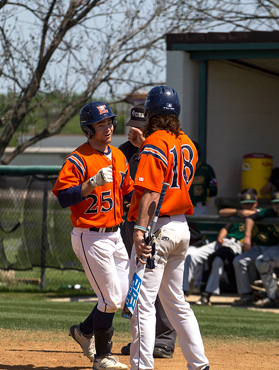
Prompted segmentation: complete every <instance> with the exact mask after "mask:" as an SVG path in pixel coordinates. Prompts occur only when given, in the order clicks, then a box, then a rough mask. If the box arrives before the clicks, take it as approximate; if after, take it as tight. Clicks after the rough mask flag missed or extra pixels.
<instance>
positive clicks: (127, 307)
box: [121, 182, 170, 319]
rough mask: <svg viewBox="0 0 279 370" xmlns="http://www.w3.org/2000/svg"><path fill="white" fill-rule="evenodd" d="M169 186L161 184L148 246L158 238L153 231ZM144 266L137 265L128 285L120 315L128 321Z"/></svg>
mask: <svg viewBox="0 0 279 370" xmlns="http://www.w3.org/2000/svg"><path fill="white" fill-rule="evenodd" d="M169 185H170V184H168V183H166V182H163V186H162V190H161V194H160V198H159V202H158V205H157V208H156V211H155V214H154V218H153V221H152V224H151V228H150V231H149V236H148V239H149V241H150V244H149V245H152V244H153V242H155V240H154V238H155V239H156V237H158V235H154V230H155V226H156V223H157V220H158V217H159V213H160V209H161V206H162V203H163V199H164V197H165V194H166V191H167V188H168V187H169ZM145 266H146V265H145V264H142V263H140V262H138V263H137V266H136V271H135V273H134V276H133V278H132V281H131V283H130V286H129V290H128V294H127V297H126V300H125V304H124V307H123V310H122V314H121V316H122V317H125V318H126V319H130V318H131V317H132V316H133V313H134V310H135V306H136V303H137V299H138V296H139V291H140V287H141V282H142V279H143V275H144V271H145Z"/></svg>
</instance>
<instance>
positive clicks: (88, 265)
mask: <svg viewBox="0 0 279 370" xmlns="http://www.w3.org/2000/svg"><path fill="white" fill-rule="evenodd" d="M82 236H83V234H81V236H80V241H81V245H82V250H83V255H84V259H85V260H86V263H87V267H88V270H89V271H90V274H91V276H92V278H93V279H94V281H95V283H96V285H97V287H98V289H99V292H100V294H101V296H102V299H103V303H104V305H105V311H104V312H106V310H107V304H106V301H105V298H104V296H103V293H102V291H101V289H100V286H99V284H98V283H97V280H96V279H95V277H94V274H93V272H92V270H91V267H90V264H89V262H88V259H87V256H86V253H85V248H84V245H83V241H82ZM89 281H90V280H89ZM95 293H96V292H95Z"/></svg>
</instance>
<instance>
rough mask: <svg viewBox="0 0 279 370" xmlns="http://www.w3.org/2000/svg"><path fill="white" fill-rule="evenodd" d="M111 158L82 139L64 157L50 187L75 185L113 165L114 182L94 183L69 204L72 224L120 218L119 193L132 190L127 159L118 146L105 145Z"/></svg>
mask: <svg viewBox="0 0 279 370" xmlns="http://www.w3.org/2000/svg"><path fill="white" fill-rule="evenodd" d="M108 147H109V151H110V152H111V159H109V157H107V156H105V155H104V154H103V153H100V152H99V151H98V150H96V149H94V148H92V147H91V146H90V145H89V144H88V143H84V144H83V145H81V146H80V147H79V148H77V149H76V150H75V151H74V152H73V153H71V154H70V155H69V156H68V158H67V159H66V161H65V163H64V165H63V167H62V169H61V171H60V173H59V178H58V180H57V182H56V184H55V186H54V188H53V192H54V194H55V195H56V196H58V191H59V190H63V189H67V188H69V187H70V186H71V187H73V186H78V185H80V184H82V183H83V182H85V181H86V180H88V179H90V178H91V177H92V176H94V175H96V173H97V172H98V171H99V170H100V169H102V168H104V167H108V166H110V165H112V175H113V182H111V183H107V184H105V185H103V186H98V187H96V188H95V189H94V190H93V191H92V192H91V193H90V194H89V195H87V197H86V198H85V199H84V200H83V201H82V202H81V203H78V204H75V205H73V206H71V207H70V208H71V220H72V224H73V226H74V227H84V228H90V227H92V226H95V227H96V228H108V227H113V226H116V225H119V224H120V223H121V222H122V221H123V220H122V215H123V207H122V203H123V202H122V196H125V195H127V194H128V193H130V192H131V191H132V190H133V183H132V180H131V178H130V170H129V165H128V162H127V160H126V158H125V156H124V154H123V153H122V152H121V151H120V150H119V149H117V148H114V147H112V146H108Z"/></svg>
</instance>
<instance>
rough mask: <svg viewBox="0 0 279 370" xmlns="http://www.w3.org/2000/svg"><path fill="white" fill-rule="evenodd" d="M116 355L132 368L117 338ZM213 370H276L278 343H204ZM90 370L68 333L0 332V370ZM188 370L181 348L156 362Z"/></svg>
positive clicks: (161, 368) (163, 368)
mask: <svg viewBox="0 0 279 370" xmlns="http://www.w3.org/2000/svg"><path fill="white" fill-rule="evenodd" d="M115 339H116V340H115V342H114V345H113V354H114V355H116V356H118V357H119V358H120V360H121V362H123V363H125V364H127V365H128V366H129V357H127V356H122V355H121V353H120V349H121V347H122V346H123V345H124V344H127V343H126V342H124V341H123V340H122V341H120V340H117V338H115ZM205 349H206V355H207V357H208V358H209V361H210V370H263V369H264V370H276V369H278V364H279V347H278V342H268V343H267V342H248V341H247V342H246V341H243V340H241V341H239V342H233V341H232V340H229V341H226V342H224V343H223V342H216V341H211V340H206V341H205ZM48 369H56V370H66V369H67V370H90V369H92V364H91V363H90V361H89V360H88V359H87V358H86V357H85V356H84V355H83V354H82V353H81V350H80V347H79V345H78V344H77V343H76V342H74V341H73V339H71V338H70V337H69V336H68V335H67V333H65V334H61V333H55V334H53V335H51V336H50V334H49V333H45V332H40V333H38V332H36V336H35V337H34V334H32V333H30V332H25V331H15V330H14V331H11V330H3V329H0V370H48ZM178 369H185V370H186V361H185V360H184V357H183V355H182V352H181V350H180V347H179V345H178V344H177V347H176V349H175V353H174V357H173V359H170V360H163V359H155V370H178Z"/></svg>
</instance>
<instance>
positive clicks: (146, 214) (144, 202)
mask: <svg viewBox="0 0 279 370" xmlns="http://www.w3.org/2000/svg"><path fill="white" fill-rule="evenodd" d="M159 198H160V194H159V193H156V192H154V191H150V190H148V189H145V190H144V192H143V195H142V197H141V200H140V204H139V214H138V220H137V225H139V226H143V227H145V228H146V227H147V226H148V224H149V223H150V220H152V218H153V216H154V213H155V210H156V207H157V204H158V201H159Z"/></svg>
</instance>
